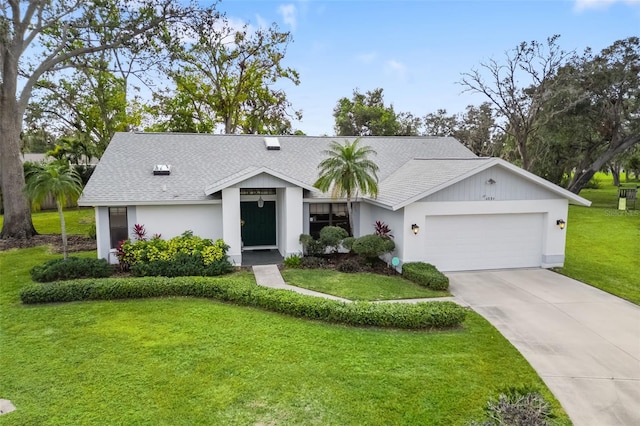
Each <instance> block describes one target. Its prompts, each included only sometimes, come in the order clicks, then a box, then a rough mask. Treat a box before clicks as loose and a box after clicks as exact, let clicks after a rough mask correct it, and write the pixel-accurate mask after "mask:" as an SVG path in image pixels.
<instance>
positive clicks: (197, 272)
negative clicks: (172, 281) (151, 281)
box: [131, 253, 233, 277]
mask: <svg viewBox="0 0 640 426" xmlns="http://www.w3.org/2000/svg"><path fill="white" fill-rule="evenodd" d="M231 271H233V265H231V263H229V261H228V260H227V259H226V258H224V259H218V260H216V261H214V262H212V263H208V264H205V260H204V259H203V257H202V255H199V254H195V255H187V254H184V253H179V254H178V255H177V256H176V257H175V259H172V260H153V261H150V262H142V263H137V264H135V265H133V266H132V267H131V274H132V275H135V276H137V277H147V276H162V277H189V276H201V277H213V276H217V275H223V274H228V273H229V272H231Z"/></svg>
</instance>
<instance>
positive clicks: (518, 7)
mask: <svg viewBox="0 0 640 426" xmlns="http://www.w3.org/2000/svg"><path fill="white" fill-rule="evenodd" d="M218 10H220V11H222V12H225V13H226V14H227V16H228V17H229V18H231V19H233V20H234V21H242V22H245V23H249V24H250V25H252V26H256V27H257V26H264V25H269V24H270V23H271V22H276V23H277V24H278V26H279V27H280V29H281V30H285V31H291V33H292V35H293V39H294V41H293V43H292V44H291V45H290V46H289V48H288V50H287V54H286V56H285V65H287V66H289V67H292V68H294V69H296V70H297V71H298V72H300V80H301V83H300V85H299V86H293V85H286V86H285V90H286V92H287V95H288V96H289V99H290V100H291V102H292V103H293V106H294V107H295V108H296V109H302V111H303V119H302V121H300V122H296V123H295V124H294V128H295V129H300V130H302V131H304V132H305V133H306V134H308V135H323V134H327V135H333V134H334V130H333V116H332V111H333V108H334V106H335V104H336V102H337V101H338V99H339V98H341V97H345V96H346V97H351V94H352V92H353V89H355V88H359V89H360V90H361V91H362V92H364V91H366V90H372V89H375V88H377V87H381V88H383V89H384V95H385V102H386V103H387V104H393V106H394V108H395V110H396V111H397V112H400V111H405V112H411V113H413V114H414V115H416V116H424V115H426V114H428V113H430V112H435V111H436V110H437V109H439V108H445V109H447V111H448V112H449V113H456V112H461V111H463V110H464V108H465V106H466V105H469V104H474V105H478V104H480V103H481V102H483V101H484V99H483V98H482V97H480V96H479V95H473V94H470V93H461V92H462V89H463V88H462V87H461V86H460V85H458V84H456V82H457V81H459V79H460V74H461V73H463V72H466V71H469V70H471V69H472V68H473V67H477V66H478V65H479V63H480V62H481V61H483V60H486V59H489V58H495V59H498V60H499V59H501V58H503V57H504V52H505V51H507V50H509V49H512V48H513V47H515V46H516V45H518V44H519V43H520V42H522V41H531V40H537V41H544V40H545V39H546V38H547V37H549V36H551V35H553V34H560V35H561V38H560V45H561V46H562V48H563V49H565V50H574V49H575V50H577V51H582V50H583V49H584V48H585V47H587V46H590V47H592V48H593V49H594V50H595V51H599V50H601V49H602V48H604V47H607V46H609V45H610V44H612V43H613V42H614V41H616V40H619V39H623V38H626V37H629V36H633V35H636V36H638V35H640V0H573V1H568V0H567V1H550V0H549V1H520V0H511V1H507V0H503V1H480V0H469V1H458V0H450V1H432V0H406V1H403V0H351V1H338V0H333V1H320V0H317V1H316V0H295V1H272V0H261V1H254V0H223V1H222V2H221V3H220V4H219V5H218Z"/></svg>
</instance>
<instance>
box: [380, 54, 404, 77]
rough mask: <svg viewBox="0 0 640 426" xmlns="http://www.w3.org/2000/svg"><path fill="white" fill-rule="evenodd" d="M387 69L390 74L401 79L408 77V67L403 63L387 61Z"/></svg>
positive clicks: (392, 60)
mask: <svg viewBox="0 0 640 426" xmlns="http://www.w3.org/2000/svg"><path fill="white" fill-rule="evenodd" d="M385 69H386V70H387V72H388V73H390V74H395V75H396V76H398V77H399V78H404V77H405V76H406V75H407V66H406V65H405V64H403V63H402V62H398V61H396V60H395V59H391V60H389V61H387V63H386V64H385Z"/></svg>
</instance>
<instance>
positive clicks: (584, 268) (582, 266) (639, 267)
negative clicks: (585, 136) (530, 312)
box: [557, 174, 640, 304]
mask: <svg viewBox="0 0 640 426" xmlns="http://www.w3.org/2000/svg"><path fill="white" fill-rule="evenodd" d="M598 181H599V183H600V188H598V189H584V190H582V192H581V193H580V196H582V197H584V198H586V199H588V200H590V201H592V202H593V204H592V205H591V207H580V206H570V207H569V219H570V221H569V223H568V225H567V228H566V231H567V247H566V258H565V265H564V268H558V269H557V270H558V272H560V273H562V274H564V275H567V276H570V277H572V278H575V279H577V280H580V281H583V282H585V283H587V284H590V285H592V286H594V287H597V288H599V289H601V290H604V291H606V292H609V293H611V294H615V295H616V296H619V297H622V298H624V299H627V300H629V301H631V302H633V303H636V304H640V272H638V271H640V210H628V211H626V212H625V211H619V210H617V209H616V206H617V200H618V190H617V188H616V187H614V186H613V184H612V182H611V177H607V176H605V175H603V174H599V175H598ZM636 207H638V208H639V209H640V204H637V206H636Z"/></svg>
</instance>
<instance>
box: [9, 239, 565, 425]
mask: <svg viewBox="0 0 640 426" xmlns="http://www.w3.org/2000/svg"><path fill="white" fill-rule="evenodd" d="M83 255H86V256H94V255H95V253H88V254H83ZM53 257H54V256H53V255H51V254H49V253H48V252H47V248H46V247H36V248H32V249H23V250H11V251H7V252H1V253H0V274H1V275H0V278H1V279H0V326H1V329H2V333H1V334H0V348H2V350H1V351H0V365H2V368H0V398H6V399H10V400H11V401H12V402H13V403H14V404H15V405H16V407H17V411H15V412H13V413H10V414H7V415H3V416H0V424H1V425H23V424H61V425H62V424H65V425H66V424H149V425H152V424H153V425H155V424H184V425H191V424H225V425H226V424H231V425H233V424H242V425H246V424H264V425H269V424H273V425H275V424H278V425H299V424H305V425H307V424H308V425H313V424H319V425H361V424H429V425H456V424H458V425H461V424H465V423H466V422H467V421H469V420H471V419H474V418H479V417H481V416H482V413H483V410H482V409H483V407H484V405H485V403H486V401H487V399H488V398H489V397H491V396H496V394H497V392H498V391H499V390H500V389H503V388H505V387H507V386H533V387H535V388H538V389H541V390H542V392H543V394H544V396H545V397H546V398H547V399H548V400H550V401H552V402H553V404H554V411H555V413H556V414H557V415H559V416H560V420H561V421H560V424H569V421H568V418H567V417H566V415H565V414H564V412H563V411H562V409H561V408H560V406H559V404H558V403H557V402H556V401H555V399H554V398H553V397H552V395H551V394H550V393H549V391H548V390H547V389H546V388H545V387H544V385H543V383H542V382H541V380H540V379H539V378H538V377H537V375H536V374H535V372H534V371H533V369H532V368H531V367H530V366H529V365H528V363H527V362H526V361H525V360H524V359H523V358H522V357H521V356H520V355H519V353H518V352H517V351H516V350H515V349H514V348H513V347H512V346H511V345H510V344H509V343H508V342H507V341H506V340H505V339H504V338H503V337H502V336H501V335H500V334H499V333H498V332H497V331H496V330H495V329H494V328H493V327H491V326H490V325H489V324H488V323H487V322H486V321H485V320H484V319H482V318H481V317H480V316H479V315H477V314H475V313H472V312H470V313H469V317H468V320H467V321H466V323H465V325H464V327H463V328H462V329H457V330H450V331H444V332H435V333H426V332H405V331H397V330H379V329H364V328H349V327H344V326H338V325H331V324H324V323H318V322H309V321H304V320H299V319H295V318H290V317H286V316H283V315H278V314H274V313H269V312H264V311H260V310H257V309H251V308H245V307H238V306H233V305H228V304H222V303H218V302H215V301H211V300H202V299H188V298H165V299H145V300H127V301H110V302H86V303H67V304H51V305H39V306H23V305H22V304H20V302H19V298H18V293H19V290H20V288H22V287H23V286H24V285H26V284H27V283H29V278H28V271H29V269H30V268H31V267H32V266H33V265H35V264H39V263H42V262H44V261H46V260H48V259H51V258H53ZM244 277H245V278H246V279H251V276H250V275H245V276H244Z"/></svg>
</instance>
